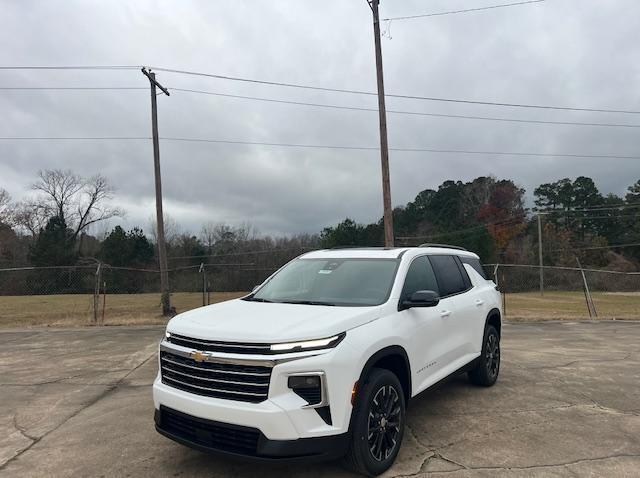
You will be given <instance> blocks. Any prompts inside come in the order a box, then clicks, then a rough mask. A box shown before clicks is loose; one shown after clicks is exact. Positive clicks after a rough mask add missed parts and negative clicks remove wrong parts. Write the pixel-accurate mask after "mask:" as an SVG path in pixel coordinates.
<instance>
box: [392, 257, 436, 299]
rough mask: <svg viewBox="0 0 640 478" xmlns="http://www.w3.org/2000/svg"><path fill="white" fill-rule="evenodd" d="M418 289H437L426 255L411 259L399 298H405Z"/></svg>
mask: <svg viewBox="0 0 640 478" xmlns="http://www.w3.org/2000/svg"><path fill="white" fill-rule="evenodd" d="M419 290H432V291H434V292H436V293H439V291H438V282H437V280H436V276H435V274H434V272H433V268H432V267H431V263H430V262H429V259H427V256H422V257H417V258H416V259H414V260H413V262H412V263H411V265H410V266H409V270H408V271H407V276H406V278H405V280H404V287H403V288H402V295H401V300H407V299H409V297H411V294H413V293H414V292H417V291H419Z"/></svg>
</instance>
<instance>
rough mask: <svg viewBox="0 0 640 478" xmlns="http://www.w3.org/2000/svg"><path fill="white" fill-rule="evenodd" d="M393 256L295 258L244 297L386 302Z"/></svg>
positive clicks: (319, 302) (361, 303)
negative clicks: (378, 257)
mask: <svg viewBox="0 0 640 478" xmlns="http://www.w3.org/2000/svg"><path fill="white" fill-rule="evenodd" d="M397 265H398V262H397V261H396V260H395V259H297V260H295V261H293V262H290V263H289V264H287V265H286V266H285V267H284V268H283V269H282V270H280V271H279V272H278V273H277V274H276V275H274V276H273V277H272V278H271V279H270V280H269V281H268V282H267V283H266V284H265V285H264V286H263V287H261V288H260V289H259V290H258V291H257V292H256V293H255V294H252V295H251V296H249V297H248V298H247V299H245V300H253V301H257V302H285V303H294V304H310V305H342V306H372V305H380V304H382V303H384V302H386V300H387V298H388V297H389V293H390V292H391V287H392V286H393V280H394V277H395V274H396V268H397Z"/></svg>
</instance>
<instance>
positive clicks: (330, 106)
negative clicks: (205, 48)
mask: <svg viewBox="0 0 640 478" xmlns="http://www.w3.org/2000/svg"><path fill="white" fill-rule="evenodd" d="M146 89H147V88H145V87H138V86H97V87H94V86H87V87H85V86H27V87H23V86H19V87H14V86H9V87H6V86H3V87H0V91H23V90H24V91H32V90H33V91H40V90H42V91H47V90H52V91H76V90H77V91H85V90H88V91H101V90H104V91H110V90H146ZM171 90H172V91H181V92H186V93H197V94H203V95H211V96H218V97H223V98H234V99H243V100H252V101H262V102H268V103H278V104H288V105H295V106H309V107H315V108H327V109H338V110H351V111H366V112H376V113H377V112H378V110H377V108H366V107H358V106H343V105H336V104H328V103H309V102H303V101H290V100H282V99H276V98H264V97H258V96H245V95H232V94H227V93H218V92H214V91H205V90H194V89H189V88H171ZM387 113H392V114H400V115H411V116H427V117H434V118H453V119H467V120H481V121H499V122H509V123H529V124H550V125H561V126H593V127H611V128H640V124H624V123H590V122H580V121H547V120H530V119H520V118H504V117H495V116H476V115H454V114H444V113H426V112H421V111H401V110H387Z"/></svg>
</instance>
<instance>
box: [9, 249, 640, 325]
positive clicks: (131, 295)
mask: <svg viewBox="0 0 640 478" xmlns="http://www.w3.org/2000/svg"><path fill="white" fill-rule="evenodd" d="M280 259H281V258H278V261H277V262H276V261H274V260H271V261H268V262H267V261H265V260H260V261H259V264H256V263H253V262H242V263H233V262H230V263H217V264H194V265H188V266H183V267H176V268H172V269H170V270H169V286H170V291H171V303H172V306H173V307H175V309H176V312H184V311H185V310H189V309H193V308H196V307H201V306H203V305H207V304H211V303H214V302H219V301H222V300H228V299H231V298H235V297H239V296H241V295H243V294H246V293H247V292H248V291H250V290H252V289H253V287H254V286H255V285H257V284H260V283H261V282H263V281H264V280H265V279H266V278H267V277H269V275H271V274H272V273H273V272H274V271H275V270H277V269H278V267H279V266H280V265H281V264H283V263H285V262H287V260H288V259H290V258H282V260H281V261H280ZM257 262H258V261H257ZM486 268H487V271H488V272H489V275H490V277H492V278H493V279H494V280H495V281H496V283H497V284H498V286H499V289H500V290H501V292H502V293H503V299H504V307H505V313H506V314H505V315H506V317H507V318H508V319H514V320H517V319H581V318H616V319H633V318H640V273H638V272H635V273H623V272H612V271H602V270H594V269H580V268H569V267H543V268H542V274H541V273H540V271H541V269H540V267H538V266H526V265H513V264H499V265H495V264H492V265H487V266H486ZM160 310H161V303H160V274H159V272H158V271H157V270H154V269H141V268H126V267H111V266H108V265H106V264H101V263H98V262H96V263H95V264H90V265H81V266H73V267H45V268H33V267H25V268H14V269H0V326H15V327H22V326H32V325H84V324H87V323H88V324H96V325H99V324H144V323H159V322H162V321H163V320H166V319H164V318H163V317H161V315H160Z"/></svg>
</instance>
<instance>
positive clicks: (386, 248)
mask: <svg viewBox="0 0 640 478" xmlns="http://www.w3.org/2000/svg"><path fill="white" fill-rule="evenodd" d="M329 249H330V250H335V249H365V250H368V251H371V250H381V251H383V250H384V251H386V250H391V249H397V247H384V246H333V247H330V248H329Z"/></svg>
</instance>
